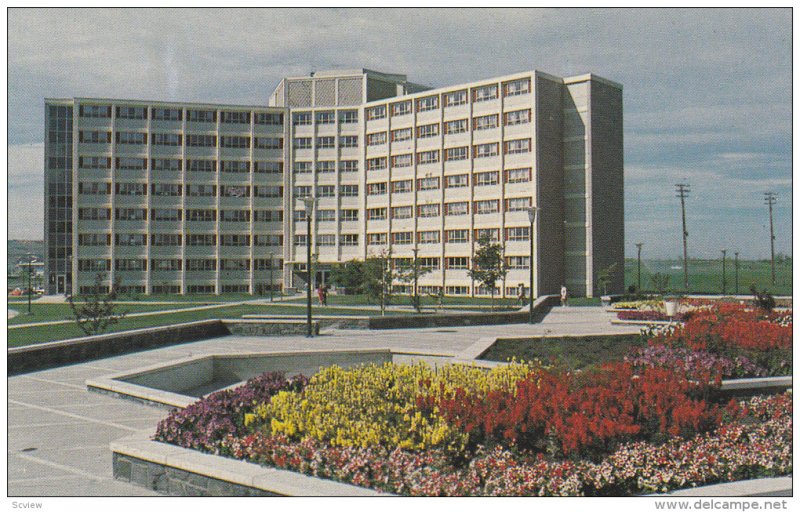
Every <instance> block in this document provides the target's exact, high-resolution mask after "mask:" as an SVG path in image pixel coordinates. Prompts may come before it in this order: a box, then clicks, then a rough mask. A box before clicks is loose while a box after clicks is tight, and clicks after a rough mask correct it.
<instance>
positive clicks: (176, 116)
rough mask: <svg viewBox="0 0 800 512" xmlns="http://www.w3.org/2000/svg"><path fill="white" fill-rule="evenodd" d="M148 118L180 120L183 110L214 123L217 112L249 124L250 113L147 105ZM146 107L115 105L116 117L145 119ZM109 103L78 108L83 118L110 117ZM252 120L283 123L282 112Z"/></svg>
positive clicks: (262, 114)
mask: <svg viewBox="0 0 800 512" xmlns="http://www.w3.org/2000/svg"><path fill="white" fill-rule="evenodd" d="M149 109H150V119H153V120H157V121H182V120H183V117H184V112H186V114H185V115H186V120H187V121H190V122H199V123H216V122H217V112H219V121H220V123H223V124H250V119H251V113H250V112H242V111H230V110H221V111H217V110H198V109H186V110H184V109H183V108H159V107H149ZM147 111H148V107H145V106H118V107H116V117H117V118H118V119H147ZM111 113H112V109H111V105H81V106H80V110H79V115H80V117H84V118H95V119H97V118H100V119H108V118H111ZM252 118H253V122H254V123H255V124H258V125H272V126H282V125H283V113H282V112H256V113H255V115H254V116H252Z"/></svg>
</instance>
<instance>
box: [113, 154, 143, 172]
mask: <svg viewBox="0 0 800 512" xmlns="http://www.w3.org/2000/svg"><path fill="white" fill-rule="evenodd" d="M115 167H116V168H117V169H118V170H121V171H142V170H144V169H147V159H146V158H122V157H118V158H117V161H116V166H115Z"/></svg>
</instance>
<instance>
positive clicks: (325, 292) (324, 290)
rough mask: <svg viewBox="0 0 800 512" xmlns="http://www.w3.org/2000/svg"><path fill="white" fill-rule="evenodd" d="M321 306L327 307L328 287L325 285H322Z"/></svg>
mask: <svg viewBox="0 0 800 512" xmlns="http://www.w3.org/2000/svg"><path fill="white" fill-rule="evenodd" d="M322 305H323V306H327V305H328V285H326V284H323V285H322Z"/></svg>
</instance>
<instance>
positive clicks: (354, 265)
mask: <svg viewBox="0 0 800 512" xmlns="http://www.w3.org/2000/svg"><path fill="white" fill-rule="evenodd" d="M331 281H332V282H333V283H334V284H335V285H336V286H341V287H342V288H344V289H346V290H347V292H348V293H364V291H365V290H364V262H363V261H361V260H357V259H353V260H350V261H348V262H345V263H340V264H338V265H335V266H334V267H333V268H332V269H331Z"/></svg>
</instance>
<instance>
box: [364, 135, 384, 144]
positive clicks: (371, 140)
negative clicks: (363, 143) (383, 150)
mask: <svg viewBox="0 0 800 512" xmlns="http://www.w3.org/2000/svg"><path fill="white" fill-rule="evenodd" d="M381 144H386V132H376V133H368V134H367V146H380V145H381Z"/></svg>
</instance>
